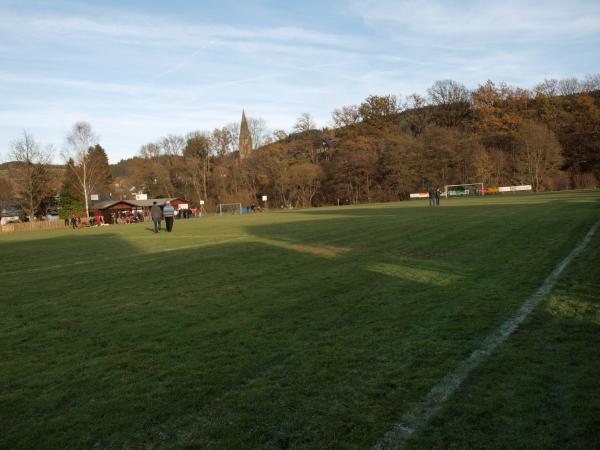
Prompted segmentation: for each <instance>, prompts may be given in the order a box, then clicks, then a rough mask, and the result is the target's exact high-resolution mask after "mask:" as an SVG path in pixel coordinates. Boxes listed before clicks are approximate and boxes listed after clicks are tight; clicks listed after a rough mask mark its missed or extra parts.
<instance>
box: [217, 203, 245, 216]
mask: <svg viewBox="0 0 600 450" xmlns="http://www.w3.org/2000/svg"><path fill="white" fill-rule="evenodd" d="M217 213H218V214H219V215H220V216H222V215H223V214H232V215H234V214H241V213H242V204H241V203H219V206H218V208H217Z"/></svg>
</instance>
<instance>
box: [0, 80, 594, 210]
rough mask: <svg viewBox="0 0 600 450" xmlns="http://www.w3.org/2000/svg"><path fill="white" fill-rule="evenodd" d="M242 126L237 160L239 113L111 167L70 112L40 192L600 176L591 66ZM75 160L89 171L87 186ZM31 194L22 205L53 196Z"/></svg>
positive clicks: (207, 191) (306, 193) (287, 197)
mask: <svg viewBox="0 0 600 450" xmlns="http://www.w3.org/2000/svg"><path fill="white" fill-rule="evenodd" d="M249 125H250V132H251V135H252V137H253V147H254V149H253V151H252V152H251V153H250V156H248V157H247V158H244V159H242V160H240V157H239V151H238V140H239V124H230V125H228V126H225V127H223V128H220V129H215V130H213V131H211V132H209V131H205V132H192V133H189V134H188V135H186V136H179V135H169V136H166V137H164V138H161V139H159V140H157V141H156V142H151V143H148V144H146V145H144V146H143V147H142V148H141V149H140V151H139V155H138V156H136V157H134V158H131V159H128V160H123V161H120V162H119V163H118V164H115V165H111V166H109V165H108V161H107V158H106V154H105V152H104V149H103V148H102V147H101V146H99V145H95V144H96V142H95V140H94V134H93V132H92V131H91V126H90V125H89V124H86V123H78V124H76V125H75V126H74V127H73V131H72V133H71V135H70V139H71V140H70V141H69V142H70V143H71V144H72V152H71V158H70V159H69V161H68V164H67V167H66V169H63V172H62V173H63V176H62V179H61V180H60V182H59V183H57V182H56V179H55V178H56V174H57V170H56V168H52V170H51V171H50V172H51V173H52V178H54V179H55V180H54V183H53V185H52V188H51V189H50V190H49V191H47V192H41V191H43V189H41V190H40V192H39V195H40V196H43V195H46V196H47V195H48V193H49V192H51V191H52V190H53V189H54V190H56V189H58V190H59V191H60V192H61V198H63V199H67V200H65V201H66V202H67V203H69V205H70V206H69V208H68V210H69V211H71V210H76V209H78V208H79V209H81V208H84V203H85V194H88V195H89V194H91V193H96V194H99V195H100V196H102V197H108V196H110V197H111V198H113V199H115V198H131V197H132V195H133V194H134V193H135V192H138V191H139V192H145V193H147V194H148V196H149V197H175V196H182V197H184V198H186V199H188V200H190V201H191V203H192V204H193V205H198V204H199V201H200V200H204V201H205V207H206V208H207V209H208V210H212V209H214V207H215V205H217V204H218V203H234V202H235V203H243V204H244V205H250V204H252V203H257V204H258V203H260V202H259V201H258V200H257V199H259V198H260V197H261V196H262V195H267V196H268V198H269V204H270V206H271V207H280V206H292V207H308V206H318V205H327V204H337V203H338V202H339V203H343V204H347V203H351V204H354V203H361V202H378V201H394V200H403V199H406V198H407V197H408V194H409V193H411V192H419V191H426V190H427V189H429V188H431V187H443V186H444V185H446V184H458V183H473V182H483V183H485V184H486V185H487V186H506V185H515V184H531V185H532V186H533V189H534V190H535V191H544V190H560V189H570V188H591V187H597V186H598V181H599V180H600V74H599V75H593V76H588V77H587V78H586V80H584V81H580V80H577V79H575V78H569V79H564V80H560V81H559V80H545V81H544V82H543V83H540V84H538V85H537V86H535V88H534V89H531V90H528V89H521V88H515V87H511V86H508V85H506V84H504V83H500V84H495V83H493V82H492V81H487V82H486V83H483V84H481V85H480V86H479V87H478V88H477V89H475V90H468V89H467V88H466V87H465V86H464V85H462V84H460V83H458V82H456V81H452V80H443V81H437V82H435V83H434V84H433V85H432V86H431V87H430V88H429V89H428V91H427V95H426V96H421V95H418V94H412V95H409V96H407V97H403V98H400V97H397V96H395V95H383V96H379V95H372V96H369V97H367V98H366V99H365V100H364V101H363V102H362V103H360V104H358V105H347V106H342V107H340V108H339V109H336V110H334V111H333V112H332V126H331V127H329V128H322V129H317V128H316V127H315V124H314V121H313V119H312V117H311V116H310V114H308V113H303V114H302V115H301V116H300V117H299V118H298V121H297V122H296V124H295V126H294V131H293V132H292V133H289V134H288V133H286V132H285V131H283V130H276V131H275V132H273V133H271V134H268V133H266V129H267V127H266V124H265V122H264V120H262V119H252V118H250V119H249ZM82 126H83V128H82ZM82 134H83V136H82ZM25 137H30V138H31V136H28V135H27V134H26V133H25V136H24V138H23V139H21V140H17V141H15V145H16V147H15V145H13V152H12V153H11V154H12V155H13V156H14V159H15V160H16V161H21V163H23V164H25V165H26V163H27V159H23V157H22V155H21V157H19V151H18V150H19V145H18V144H19V143H22V141H24V140H25ZM34 144H35V143H34ZM35 145H38V144H35ZM21 147H22V146H21ZM38 148H39V145H38ZM21 150H22V148H21ZM21 153H22V152H21ZM32 162H33V163H34V165H35V164H38V163H37V162H36V161H32ZM40 163H43V161H40ZM84 165H87V166H88V169H90V170H92V171H93V176H92V178H93V179H92V180H88V182H87V183H88V185H87V186H84V184H85V183H84V182H83V180H82V175H83V174H84V170H83V169H85V168H84V167H83V166H84ZM0 169H1V167H0ZM17 172H18V171H17V170H14V171H10V173H11V175H10V176H9V177H6V176H4V177H3V176H2V172H1V171H0V191H2V190H4V191H5V194H3V200H4V201H7V197H11V195H7V194H6V193H7V192H8V190H9V185H10V192H11V193H12V198H13V199H15V198H19V199H21V203H23V201H22V200H23V198H25V197H27V198H29V199H32V196H31V195H30V194H31V193H29V194H28V193H27V183H25V182H24V181H26V180H24V177H23V175H22V174H19V173H17ZM50 172H48V173H50ZM5 173H6V171H5ZM29 185H31V183H29ZM23 186H25V188H23ZM36 195H38V194H36ZM25 203H27V202H25ZM34 203H36V202H35V201H31V202H29V206H28V211H29V212H30V213H32V212H33V211H35V210H36V209H39V205H45V204H48V203H51V202H47V201H46V202H44V201H43V200H42V201H40V202H39V205H38V207H36V206H35V205H34Z"/></svg>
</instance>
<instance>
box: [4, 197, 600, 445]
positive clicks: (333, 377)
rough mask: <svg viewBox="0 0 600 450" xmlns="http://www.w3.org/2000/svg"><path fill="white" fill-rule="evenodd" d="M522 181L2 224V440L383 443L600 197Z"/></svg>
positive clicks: (502, 314)
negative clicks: (403, 196) (380, 201)
mask: <svg viewBox="0 0 600 450" xmlns="http://www.w3.org/2000/svg"><path fill="white" fill-rule="evenodd" d="M509 200H511V201H507V200H506V198H501V199H493V198H492V199H477V200H475V201H469V200H464V201H453V202H448V203H447V204H446V205H444V207H442V208H437V209H433V208H432V209H429V208H426V207H423V206H422V205H423V204H422V203H417V204H416V206H415V204H414V203H409V204H393V205H375V206H372V207H351V208H336V209H318V210H307V211H300V212H294V213H277V214H266V215H252V216H246V217H231V218H218V217H215V218H203V219H201V220H190V221H178V222H176V224H175V230H174V233H173V234H171V235H169V234H166V233H164V234H160V235H154V234H153V233H151V232H150V231H149V230H148V229H147V226H146V225H143V224H142V225H129V226H117V227H107V229H90V230H78V231H76V232H73V231H70V230H69V231H66V230H65V231H61V232H47V233H32V234H31V235H27V236H24V235H20V236H8V237H4V236H3V237H2V239H0V252H2V255H3V259H4V260H7V261H11V262H10V264H9V265H8V267H5V269H4V271H5V273H6V274H7V276H3V278H2V290H1V291H0V292H1V294H0V295H1V297H0V300H1V301H0V330H1V333H2V336H1V337H2V339H1V340H0V385H2V386H3V389H2V391H1V392H0V421H1V423H2V424H3V428H4V430H6V432H3V433H1V434H0V446H2V447H12V448H15V447H16V448H35V447H40V448H42V447H53V448H55V447H61V448H81V447H91V446H97V447H100V448H114V447H137V448H141V447H155V448H162V447H164V448H167V447H190V446H191V447H193V446H197V447H203V448H240V447H246V448H251V447H262V448H287V447H292V448H315V447H321V448H365V447H369V446H370V445H372V444H374V443H375V442H376V441H377V439H378V438H379V437H380V436H381V435H382V434H383V433H384V432H386V431H387V430H388V429H389V428H390V427H391V425H392V424H393V423H395V422H396V421H397V420H398V418H399V417H401V415H402V412H403V411H405V410H406V409H408V408H409V407H410V406H411V405H412V404H414V403H415V402H417V401H419V400H420V399H421V398H422V397H423V396H424V395H425V394H426V393H427V392H428V390H429V389H430V387H431V386H432V385H434V384H435V383H436V382H437V381H438V380H439V379H440V378H441V377H443V376H444V375H445V374H446V373H447V372H448V371H449V370H451V369H452V368H453V367H455V366H456V364H457V363H458V362H459V361H461V360H462V359H463V358H464V357H465V356H467V355H468V354H469V353H470V352H471V351H473V349H474V348H476V347H477V346H478V344H479V342H480V341H481V339H482V338H483V337H485V336H486V335H487V334H489V332H490V331H491V330H493V329H495V328H496V327H497V326H498V325H499V324H500V323H501V322H502V321H503V320H505V319H506V318H507V317H508V316H510V314H511V313H512V312H514V310H515V309H516V308H517V307H518V306H519V305H520V304H521V303H522V301H523V300H524V299H525V298H527V297H528V296H529V295H531V293H532V292H533V291H534V290H535V289H536V288H537V287H538V286H539V284H540V283H541V282H542V280H543V279H544V277H545V276H546V275H547V274H548V273H549V272H550V271H551V270H552V269H553V268H554V266H555V265H556V263H557V262H558V261H559V260H560V259H562V258H563V257H564V256H565V255H566V254H567V253H568V252H569V251H570V250H571V249H572V247H573V246H574V245H575V244H576V242H577V241H578V240H579V239H580V238H581V237H582V236H583V234H585V232H586V231H587V229H588V228H589V227H590V226H591V224H592V223H593V222H594V221H595V220H596V219H597V218H598V216H599V209H598V206H599V203H598V200H599V195H598V194H597V193H591V192H580V193H568V194H553V195H532V196H520V197H515V198H514V199H509ZM594 258H596V259H595V261H596V262H597V253H594ZM578 273H579V272H573V273H572V275H571V278H572V277H575V279H576V277H577V276H579V275H577V274H578ZM585 286H586V285H584V287H583V290H584V291H587V290H589V287H585ZM582 376H584V377H585V375H582ZM467 407H468V408H472V407H473V406H472V405H467ZM525 417H526V420H529V421H530V422H531V421H534V420H535V416H534V415H533V412H531V413H530V415H529V416H527V415H526V416H525ZM489 426H490V427H493V426H494V425H493V424H492V423H489ZM440 436H441V435H440ZM473 436H477V433H475V432H474V433H473ZM439 439H440V440H439V441H430V442H429V443H430V444H432V445H436V444H435V443H436V442H438V443H439V442H443V441H444V439H445V438H444V437H440V438H439ZM474 439H475V440H474V441H473V442H474V443H475V444H474V445H475V446H478V445H481V444H482V442H483V443H485V442H486V441H485V440H484V441H477V439H478V438H474ZM477 442H479V444H477Z"/></svg>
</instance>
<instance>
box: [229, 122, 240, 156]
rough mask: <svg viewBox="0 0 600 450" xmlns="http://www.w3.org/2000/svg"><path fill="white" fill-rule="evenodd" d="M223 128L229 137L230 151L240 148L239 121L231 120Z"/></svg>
mask: <svg viewBox="0 0 600 450" xmlns="http://www.w3.org/2000/svg"><path fill="white" fill-rule="evenodd" d="M225 128H226V129H227V132H228V133H229V136H230V137H231V147H230V148H231V151H232V152H237V151H239V149H240V123H239V122H231V123H230V124H229V125H226V126H225Z"/></svg>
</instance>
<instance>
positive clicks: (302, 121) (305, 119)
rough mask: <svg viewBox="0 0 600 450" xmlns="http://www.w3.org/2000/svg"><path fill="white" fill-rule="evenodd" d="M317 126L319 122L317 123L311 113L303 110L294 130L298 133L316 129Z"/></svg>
mask: <svg viewBox="0 0 600 450" xmlns="http://www.w3.org/2000/svg"><path fill="white" fill-rule="evenodd" d="M316 127H317V124H316V123H315V121H314V119H313V118H312V116H311V115H310V113H307V112H303V113H302V114H300V117H298V120H296V123H295V124H294V130H295V131H297V132H298V133H301V132H304V131H309V130H314V129H315V128H316Z"/></svg>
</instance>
